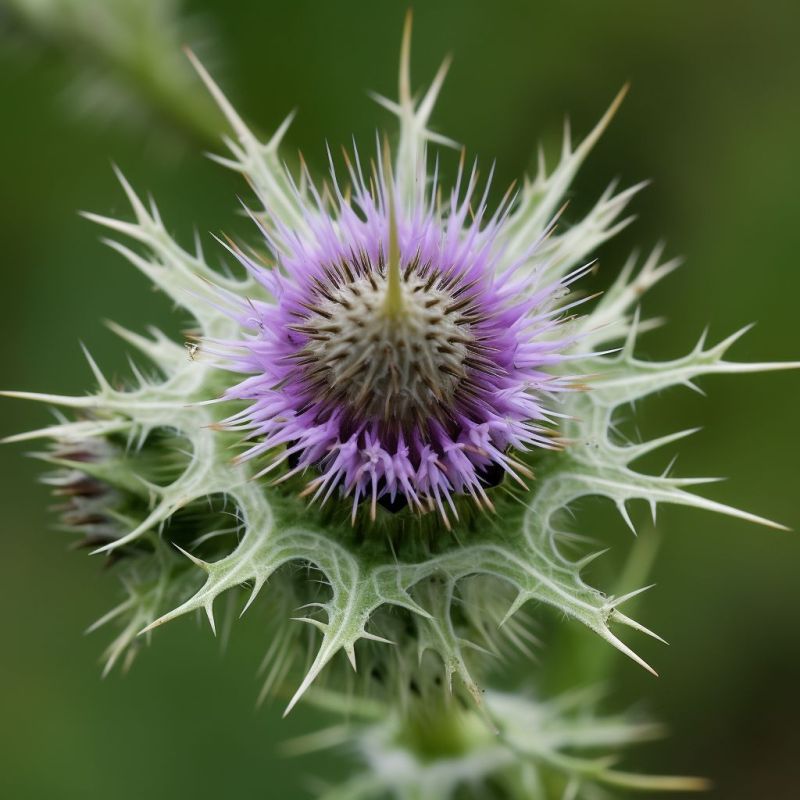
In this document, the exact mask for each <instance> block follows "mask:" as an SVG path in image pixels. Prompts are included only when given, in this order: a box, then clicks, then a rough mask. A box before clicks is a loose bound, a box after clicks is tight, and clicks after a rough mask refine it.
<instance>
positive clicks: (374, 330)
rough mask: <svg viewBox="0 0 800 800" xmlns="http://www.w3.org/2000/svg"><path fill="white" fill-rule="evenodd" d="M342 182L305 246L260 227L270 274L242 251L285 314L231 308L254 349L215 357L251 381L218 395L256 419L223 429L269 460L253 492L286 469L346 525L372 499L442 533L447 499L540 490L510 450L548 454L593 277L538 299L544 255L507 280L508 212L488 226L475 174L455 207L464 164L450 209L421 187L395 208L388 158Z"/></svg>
mask: <svg viewBox="0 0 800 800" xmlns="http://www.w3.org/2000/svg"><path fill="white" fill-rule="evenodd" d="M349 177H350V179H351V187H352V188H351V195H349V196H348V197H345V195H344V194H343V192H342V190H341V189H340V187H339V185H338V183H337V181H336V175H335V173H332V178H333V192H332V193H333V195H334V197H335V200H334V201H333V205H334V206H335V208H334V209H331V210H329V208H328V205H329V204H330V203H326V200H325V199H323V197H322V196H321V195H320V193H319V192H318V191H316V189H314V188H313V184H312V183H311V179H310V176H309V178H308V180H307V184H308V185H309V186H310V187H311V189H310V193H311V196H312V197H313V199H314V201H315V204H314V205H313V206H312V207H311V208H306V207H304V203H305V200H306V199H305V197H304V196H303V195H301V194H300V192H299V191H298V192H297V193H296V195H295V199H296V201H297V203H298V206H300V207H301V208H303V219H304V222H305V225H304V228H303V229H302V230H301V231H299V232H295V231H293V230H285V229H283V230H281V229H280V224H281V222H280V220H279V219H277V220H273V222H274V223H275V225H274V226H275V228H276V229H278V230H279V231H280V233H278V234H274V235H273V234H271V233H270V232H269V231H268V230H267V229H266V228H265V227H263V226H262V228H261V230H262V231H263V233H264V236H265V237H266V239H267V241H268V243H269V245H270V247H271V249H272V251H273V253H274V254H275V256H276V260H277V265H275V266H272V267H264V266H261V265H259V264H258V263H256V262H255V261H254V260H253V259H252V258H249V257H248V256H247V255H245V254H244V253H242V252H241V251H239V250H234V249H233V248H231V249H232V250H233V252H235V253H236V254H237V256H238V258H239V260H240V261H241V262H242V263H243V264H244V265H245V267H246V268H247V270H248V271H249V272H250V274H252V275H253V277H254V279H255V280H256V281H257V282H258V283H259V284H260V285H262V286H263V287H264V289H265V290H266V291H267V292H268V294H269V296H270V298H274V299H272V300H270V301H266V302H265V301H253V300H250V301H245V300H244V299H239V298H234V297H229V298H228V299H229V304H230V305H232V306H234V307H237V306H238V313H236V314H235V315H234V316H235V318H236V319H237V321H238V322H239V324H240V326H241V327H242V328H243V329H244V330H245V331H248V333H249V334H250V335H249V336H248V337H247V338H244V339H242V340H240V341H237V342H234V343H224V342H223V343H219V344H220V345H221V346H222V347H223V348H224V346H225V345H226V344H227V346H228V347H229V349H230V355H229V356H228V361H229V363H230V364H231V367H232V368H233V369H236V370H240V371H242V372H247V373H252V377H249V378H248V379H246V380H245V381H243V382H242V383H240V384H238V385H237V386H235V387H233V388H232V389H229V390H228V391H227V392H226V394H225V396H226V398H229V399H237V400H246V401H248V402H249V403H250V405H249V406H248V407H247V408H246V409H245V410H244V411H241V412H239V413H237V414H235V415H234V416H233V417H231V418H230V419H229V420H228V424H229V427H232V428H234V429H242V428H243V429H246V430H248V431H250V438H252V439H253V440H255V443H254V444H253V445H252V446H251V447H250V448H249V450H248V451H247V452H246V453H245V456H244V457H245V458H249V457H253V456H258V455H262V454H265V453H269V454H271V458H270V461H269V463H268V464H267V466H266V467H264V468H263V469H261V470H260V471H259V472H258V473H257V477H260V476H262V475H264V474H266V473H268V472H271V471H273V470H275V469H276V468H277V467H278V466H279V465H281V464H282V463H284V462H287V461H288V462H289V463H290V464H293V466H291V468H290V469H288V470H287V471H285V472H284V473H283V475H282V476H281V477H280V478H279V480H280V481H283V480H286V479H288V478H290V477H291V476H293V475H294V474H296V473H300V472H305V471H307V470H308V469H313V470H314V471H315V472H317V473H319V475H318V477H315V478H314V479H312V480H311V481H310V482H309V483H308V486H307V488H306V489H305V491H304V494H311V495H312V499H313V500H318V499H321V502H322V503H324V502H325V501H326V500H328V499H329V498H330V497H331V495H333V494H334V493H335V490H337V489H339V490H340V491H341V492H342V493H346V494H348V495H350V496H351V497H352V515H353V518H355V514H356V509H357V506H358V503H359V501H360V500H361V499H362V498H364V497H368V498H369V499H370V505H371V516H372V518H373V519H374V518H375V512H376V503H377V501H380V502H381V504H382V505H384V506H385V507H387V508H389V509H392V510H397V509H398V508H400V507H402V506H403V505H405V504H406V503H408V504H409V505H411V506H412V507H413V508H415V509H418V510H423V509H425V508H433V507H434V506H435V507H436V508H438V510H439V513H440V514H441V517H442V519H443V520H444V522H445V524H448V511H447V509H446V506H449V510H450V511H451V512H452V513H453V514H454V515H455V516H457V511H456V507H455V505H454V503H453V499H452V494H454V493H458V494H469V495H471V496H472V498H473V499H474V500H475V501H476V502H477V503H478V505H483V504H485V505H486V506H489V507H490V506H491V500H490V499H489V497H488V495H487V493H486V491H485V488H484V487H485V486H486V485H488V484H491V483H494V482H497V478H496V477H495V476H496V473H497V472H498V471H500V472H504V471H505V472H508V473H510V474H511V475H512V476H513V477H514V478H516V479H517V480H519V481H520V482H521V478H520V473H523V474H530V473H529V471H528V469H527V467H526V466H525V465H524V464H522V463H521V462H520V461H518V460H516V459H515V458H514V456H513V455H511V454H509V452H508V451H509V449H512V448H513V450H524V449H525V448H527V447H531V446H533V447H546V448H551V447H553V440H552V436H551V431H550V430H549V429H548V428H547V427H545V426H546V425H547V424H548V423H551V422H552V419H553V417H554V412H553V410H551V409H550V408H549V407H548V405H549V398H550V397H551V396H552V395H553V394H554V393H556V392H561V391H564V390H565V389H566V388H568V386H569V382H568V380H567V379H566V378H563V377H560V376H559V375H558V374H555V375H554V374H553V373H552V372H550V371H548V368H550V367H552V366H554V365H558V364H560V363H562V362H564V361H567V360H568V359H569V358H574V357H575V356H574V355H573V356H568V355H567V354H566V351H567V349H568V348H569V346H570V345H571V344H572V343H573V339H574V336H571V335H569V334H561V332H560V330H559V329H560V327H561V326H560V322H561V320H562V316H561V315H562V313H563V310H564V309H563V303H561V302H560V301H562V298H563V295H564V294H565V292H566V287H567V286H568V285H569V284H570V283H572V282H573V281H574V280H576V279H577V278H578V277H579V276H580V275H581V274H583V272H584V271H585V269H578V270H575V271H574V272H573V273H572V274H570V275H569V276H567V277H566V278H563V279H559V280H555V281H552V282H544V285H542V282H541V281H539V280H537V276H536V275H535V274H534V275H533V276H531V275H529V274H525V267H526V266H527V265H528V264H529V262H530V260H531V258H532V257H533V256H534V254H535V252H536V249H537V246H538V244H539V242H534V243H533V244H532V245H531V247H530V248H528V250H527V251H526V252H524V253H523V254H521V255H520V256H519V257H517V258H515V259H514V260H512V261H511V262H510V263H503V260H502V255H503V247H502V242H503V234H504V223H505V222H506V221H507V211H508V204H507V203H506V204H505V205H503V206H501V207H500V209H498V210H497V211H496V212H495V214H494V216H493V218H492V219H490V220H486V219H485V218H486V216H487V205H486V194H485V193H484V195H483V197H481V198H479V199H477V201H476V198H475V192H476V184H477V172H476V170H475V169H473V171H472V173H471V176H470V178H469V180H468V182H467V186H466V189H465V190H464V192H463V195H462V193H461V192H460V191H459V190H460V188H461V184H462V180H463V177H464V173H463V162H462V170H461V172H460V173H459V177H458V180H457V182H456V187H455V189H454V190H453V193H452V195H451V198H450V201H449V203H446V204H445V208H441V207H440V206H439V205H438V204H437V201H436V198H437V194H438V193H439V186H438V185H437V183H436V181H435V180H434V181H433V182H432V184H431V185H430V187H428V185H427V184H426V181H425V177H424V175H420V176H419V177H418V180H417V181H416V182H415V186H414V192H413V196H412V198H411V202H410V203H407V204H405V205H403V204H402V203H401V201H400V197H399V187H398V186H397V183H396V182H395V181H394V179H393V177H392V174H391V167H390V162H389V155H388V150H387V151H386V154H385V159H384V163H383V165H382V166H381V167H379V168H377V169H375V171H374V173H373V175H372V178H371V181H370V183H371V186H372V188H371V189H370V188H368V186H367V182H366V180H365V178H364V174H363V172H362V169H361V166H360V164H359V163H358V161H357V160H356V162H355V165H353V164H350V170H349ZM470 214H471V218H470V219H469V220H468V216H470ZM223 352H224V350H223ZM523 485H524V484H523Z"/></svg>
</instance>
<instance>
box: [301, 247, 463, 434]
mask: <svg viewBox="0 0 800 800" xmlns="http://www.w3.org/2000/svg"><path fill="white" fill-rule="evenodd" d="M387 273H388V274H387ZM329 276H331V277H334V276H333V275H332V273H329ZM335 277H336V278H338V279H337V280H332V281H331V282H330V284H327V285H323V284H322V283H321V282H320V283H318V284H317V286H316V292H315V293H314V295H313V299H312V300H311V302H309V303H307V304H305V305H304V308H305V309H306V310H307V311H308V315H307V317H306V318H305V320H304V321H303V323H302V325H298V326H294V328H295V330H297V331H300V332H302V333H304V334H305V335H306V336H307V337H308V339H307V342H306V343H305V346H304V347H303V348H302V350H301V351H300V352H299V353H298V354H297V360H298V362H299V363H300V364H302V365H303V368H304V369H305V371H306V376H307V384H306V385H307V389H308V391H309V393H310V395H312V397H313V399H314V400H316V401H317V402H320V401H321V402H322V404H323V405H324V406H327V407H330V406H331V405H337V406H344V407H345V408H346V409H347V410H348V411H349V412H350V414H351V415H352V419H353V421H354V422H359V421H371V420H380V421H382V422H383V423H385V424H387V425H388V426H389V427H391V428H394V429H397V430H400V431H402V430H404V429H406V428H410V427H412V426H414V427H416V428H418V429H419V428H421V429H422V430H425V429H427V428H428V426H429V423H430V421H431V420H432V419H438V420H440V421H445V420H447V419H448V418H452V417H451V414H452V410H453V401H454V399H456V395H457V394H458V393H459V391H460V390H461V389H462V388H464V387H466V386H468V382H469V381H468V373H469V369H470V364H471V362H472V358H471V355H472V351H474V350H475V349H476V347H477V341H476V338H475V336H474V334H473V333H472V325H474V323H475V322H477V321H479V317H478V316H477V309H476V307H475V300H474V297H473V295H472V294H471V292H470V289H471V288H472V287H470V286H465V285H463V282H462V281H461V280H459V278H458V276H454V275H452V274H449V275H448V274H445V273H442V272H440V271H438V270H433V269H432V268H430V267H429V266H428V267H425V266H422V267H421V266H420V265H419V264H418V263H417V262H414V263H412V264H410V265H407V266H406V267H405V269H404V270H403V271H402V272H401V273H400V279H401V282H402V286H401V287H400V289H401V291H402V297H403V305H402V311H401V312H400V313H387V303H386V297H387V295H388V294H389V292H391V291H393V290H396V287H395V289H393V287H392V286H391V281H392V274H391V271H389V270H385V269H383V268H379V269H377V270H374V269H372V268H366V269H362V270H360V271H359V270H354V269H353V268H352V265H351V266H350V268H349V269H347V270H344V269H343V270H342V272H341V273H338V272H337V274H336V276H335Z"/></svg>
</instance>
